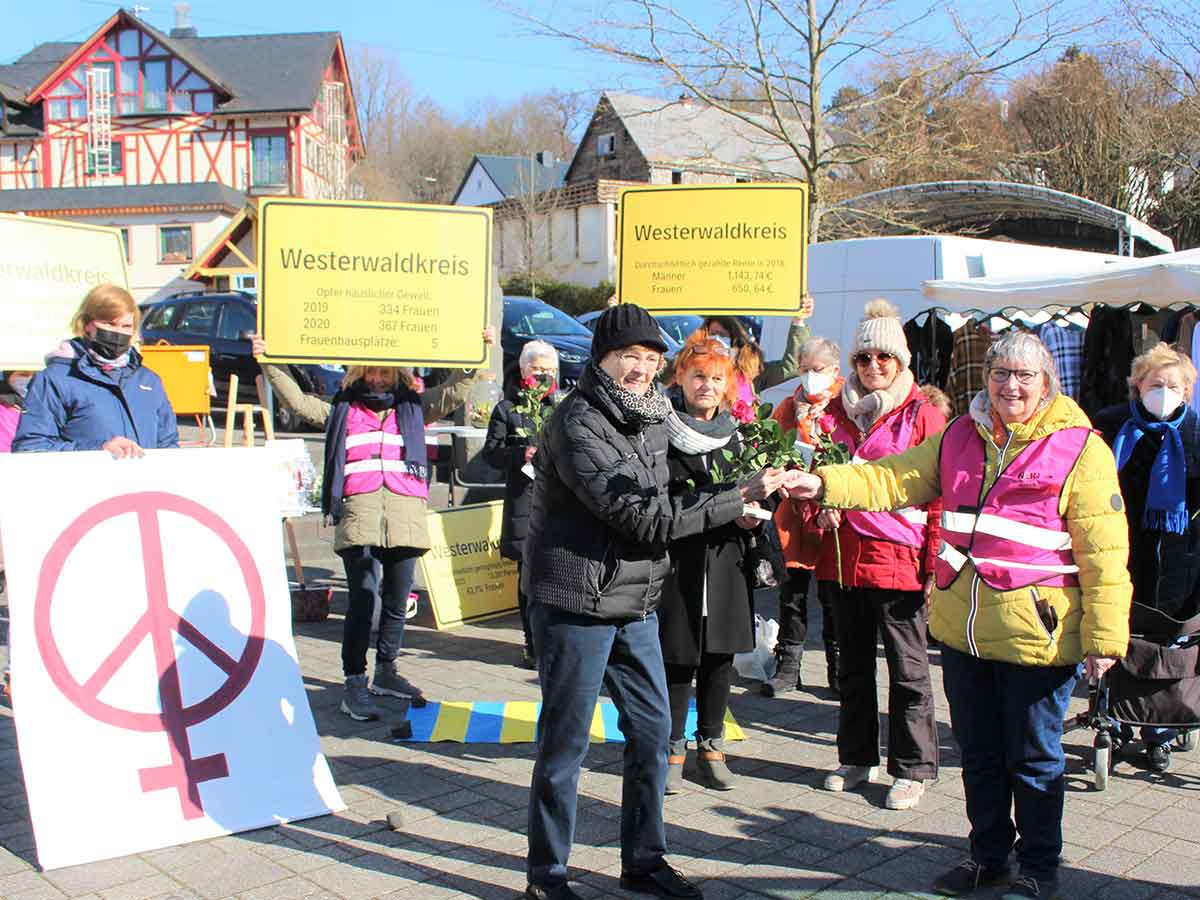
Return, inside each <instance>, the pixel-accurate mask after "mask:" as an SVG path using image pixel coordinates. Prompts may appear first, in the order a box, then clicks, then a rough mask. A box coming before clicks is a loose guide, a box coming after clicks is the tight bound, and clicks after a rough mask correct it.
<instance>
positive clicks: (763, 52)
mask: <svg viewBox="0 0 1200 900" xmlns="http://www.w3.org/2000/svg"><path fill="white" fill-rule="evenodd" d="M610 8H611V9H612V12H610V13H609V14H608V15H607V16H605V17H604V18H600V19H597V20H593V21H590V22H580V21H571V22H554V21H550V20H549V19H547V18H544V17H540V16H537V15H535V14H533V13H531V12H528V11H525V10H521V9H514V12H516V14H517V15H518V16H520V17H522V18H523V19H524V20H525V21H527V22H529V23H532V25H533V26H534V27H535V28H536V30H537V31H538V32H539V33H542V34H547V35H553V36H555V37H558V38H561V39H563V40H566V41H570V42H572V43H574V44H576V45H577V46H580V47H583V48H585V49H587V50H590V51H593V52H595V53H598V54H601V55H603V56H607V57H610V58H613V59H617V60H620V61H622V62H625V63H630V64H634V65H640V66H645V67H648V68H650V69H651V70H653V71H656V72H658V73H660V74H662V75H664V76H666V78H667V79H668V80H669V81H670V82H672V83H673V84H675V85H678V86H679V87H682V88H683V90H684V91H685V93H687V94H688V95H690V96H693V97H695V98H697V99H699V100H701V101H703V102H705V103H708V104H710V105H712V106H714V107H717V108H719V109H721V110H723V111H724V112H726V113H728V114H730V115H733V116H737V117H739V118H741V119H742V120H743V121H744V122H746V123H747V124H748V125H750V126H751V127H752V128H755V129H758V130H760V131H761V132H763V134H764V139H766V140H770V141H774V142H777V143H779V144H780V145H782V146H784V147H786V148H788V149H789V150H790V152H791V153H793V154H794V155H795V157H796V159H797V160H798V161H799V163H800V166H801V168H802V170H803V172H804V174H805V177H806V178H807V180H808V182H809V185H810V191H811V194H810V196H811V199H812V211H811V234H812V238H813V239H814V240H815V239H816V237H817V233H818V228H819V222H820V216H821V212H822V209H823V207H824V205H825V203H826V201H827V198H828V193H829V191H828V184H829V180H830V177H831V174H833V173H834V172H837V171H839V170H841V169H843V168H844V167H847V166H855V165H862V164H865V163H869V162H870V161H871V160H872V159H874V158H876V157H877V155H878V154H879V153H880V152H881V151H882V150H884V149H886V148H881V147H880V146H879V145H878V144H877V143H876V140H875V137H874V136H873V135H872V132H870V131H869V130H867V131H859V130H855V129H850V128H835V127H833V126H832V123H831V122H829V121H828V120H827V106H828V97H827V96H826V92H827V89H826V85H827V83H828V80H829V79H831V78H833V77H835V76H837V75H839V74H840V70H846V71H849V70H850V69H851V68H852V67H855V66H858V67H860V68H861V67H865V66H868V65H879V64H888V65H892V66H894V67H895V70H896V72H897V73H898V77H897V78H895V79H890V80H883V81H879V82H877V83H873V84H871V85H869V86H868V87H867V88H866V89H863V90H860V92H859V93H857V94H856V95H855V96H853V97H850V96H845V97H843V98H842V100H843V102H842V105H841V106H840V109H839V112H840V114H841V115H842V116H843V117H844V119H845V120H846V121H848V122H849V121H854V120H855V119H856V118H858V117H861V118H863V119H866V120H869V119H870V118H871V116H872V113H873V112H874V111H875V110H878V109H880V108H881V107H884V106H886V105H888V104H895V103H897V102H899V101H900V100H901V99H902V98H903V97H905V96H906V93H907V92H909V91H910V90H912V88H913V85H914V84H916V83H919V84H920V85H921V91H920V93H921V94H922V96H923V99H926V100H927V99H929V98H934V99H937V98H943V97H947V96H950V95H952V94H953V93H954V92H955V91H956V89H958V88H959V87H961V86H962V85H964V84H966V83H968V82H970V81H972V80H974V79H981V78H982V79H986V78H994V77H997V76H999V75H1001V74H1002V73H1005V72H1008V71H1009V70H1012V69H1014V68H1016V67H1019V66H1022V65H1025V64H1027V63H1028V62H1029V61H1030V60H1033V59H1035V58H1036V57H1037V56H1038V55H1040V54H1041V53H1043V52H1046V51H1047V50H1051V49H1053V48H1058V47H1062V46H1065V44H1066V43H1068V42H1069V41H1070V40H1072V39H1073V38H1074V37H1075V36H1076V35H1078V34H1080V33H1081V32H1082V31H1084V30H1086V29H1087V28H1089V27H1091V26H1092V25H1094V24H1095V20H1094V17H1092V16H1089V15H1087V14H1086V13H1085V12H1083V11H1081V10H1080V9H1079V8H1077V6H1076V5H1074V4H1073V3H1072V2H1071V0H1007V2H1006V3H1003V4H996V5H994V6H989V8H987V9H986V11H985V12H984V13H982V14H981V16H980V21H977V22H976V21H968V20H967V19H966V18H965V17H964V16H962V15H961V14H959V13H958V12H957V10H956V4H955V3H954V2H953V0H932V3H931V5H930V6H928V7H927V8H925V9H923V10H918V11H917V12H915V13H913V12H911V6H910V5H909V4H907V3H901V2H898V0H722V2H721V3H719V4H718V3H713V4H706V5H704V6H703V7H702V8H703V9H704V10H706V12H704V13H698V14H697V15H696V16H694V15H693V14H692V13H691V12H690V10H692V9H695V8H696V7H693V6H691V5H685V4H683V3H678V2H677V3H672V2H670V0H623V2H621V3H614V4H611V5H610ZM698 16H703V18H699V17H698ZM739 93H740V94H741V96H737V94H739ZM746 93H749V94H750V95H751V97H752V101H751V102H747V99H746V96H745V95H746Z"/></svg>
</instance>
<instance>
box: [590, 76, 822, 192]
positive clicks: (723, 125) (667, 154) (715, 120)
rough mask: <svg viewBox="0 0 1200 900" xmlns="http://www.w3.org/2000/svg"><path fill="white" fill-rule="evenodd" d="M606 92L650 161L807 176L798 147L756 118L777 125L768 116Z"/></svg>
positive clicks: (772, 127) (692, 103)
mask: <svg viewBox="0 0 1200 900" xmlns="http://www.w3.org/2000/svg"><path fill="white" fill-rule="evenodd" d="M604 97H605V98H607V99H608V102H609V103H610V104H612V108H613V111H614V112H616V114H617V115H618V116H619V117H620V118H621V122H622V123H623V124H624V126H625V128H626V130H627V131H628V132H629V136H630V137H631V138H633V141H634V143H635V144H637V147H638V149H639V150H640V151H641V153H642V155H643V156H645V157H646V159H647V160H648V161H649V162H651V163H655V164H659V165H674V166H679V167H680V168H689V167H690V168H696V167H699V166H704V167H705V168H716V169H726V170H729V171H731V172H767V173H770V174H772V175H786V176H788V177H791V178H803V177H804V170H803V169H802V168H801V166H800V161H799V160H798V159H797V158H796V154H795V151H794V150H793V149H792V148H791V147H790V146H789V145H788V144H786V143H784V142H782V141H780V140H778V139H777V138H774V137H772V136H771V135H770V134H768V133H767V132H765V131H763V130H762V128H759V127H758V126H757V125H755V124H753V123H754V122H760V123H761V124H762V125H763V126H764V127H767V128H770V129H771V130H778V129H777V126H775V124H774V123H773V122H771V120H770V119H768V118H767V117H766V116H761V115H757V114H755V113H745V114H744V116H745V118H741V117H739V116H737V115H734V114H732V113H728V112H725V111H723V110H720V109H717V108H716V107H714V106H709V105H707V104H704V103H700V102H698V101H692V100H674V101H671V100H660V99H657V98H654V97H641V96H638V95H636V94H619V93H605V94H604ZM747 120H749V121H747ZM797 131H798V132H799V125H797Z"/></svg>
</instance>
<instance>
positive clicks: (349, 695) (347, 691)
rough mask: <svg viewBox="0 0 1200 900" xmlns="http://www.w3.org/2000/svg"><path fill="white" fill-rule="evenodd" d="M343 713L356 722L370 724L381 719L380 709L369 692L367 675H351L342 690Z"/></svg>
mask: <svg viewBox="0 0 1200 900" xmlns="http://www.w3.org/2000/svg"><path fill="white" fill-rule="evenodd" d="M342 712H344V713H345V714H346V715H348V716H349V717H350V718H352V719H353V720H354V721H356V722H370V721H372V720H374V719H378V718H379V708H378V707H377V706H376V705H375V701H374V700H372V699H371V692H370V691H368V690H367V675H366V673H365V672H364V673H363V674H362V675H351V676H350V677H349V678H347V679H346V686H345V687H344V688H343V689H342Z"/></svg>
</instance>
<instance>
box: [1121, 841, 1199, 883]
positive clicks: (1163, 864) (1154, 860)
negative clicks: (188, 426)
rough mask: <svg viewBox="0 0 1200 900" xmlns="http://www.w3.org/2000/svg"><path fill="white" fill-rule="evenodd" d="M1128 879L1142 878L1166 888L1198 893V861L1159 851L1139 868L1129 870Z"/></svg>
mask: <svg viewBox="0 0 1200 900" xmlns="http://www.w3.org/2000/svg"><path fill="white" fill-rule="evenodd" d="M1126 875H1127V876H1128V877H1130V878H1143V879H1145V880H1147V881H1154V882H1157V883H1158V884H1159V885H1162V886H1167V887H1177V888H1183V889H1184V890H1186V891H1188V892H1189V893H1191V892H1196V893H1200V860H1195V859H1189V858H1188V857H1186V856H1179V855H1178V854H1175V853H1168V852H1166V851H1165V850H1160V851H1159V852H1158V853H1155V854H1154V855H1153V856H1151V857H1150V858H1149V859H1147V860H1146V861H1145V862H1144V863H1142V864H1141V865H1140V866H1136V867H1135V868H1133V869H1130V870H1129V871H1128V872H1127V873H1126Z"/></svg>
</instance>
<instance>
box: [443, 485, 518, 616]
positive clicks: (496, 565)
mask: <svg viewBox="0 0 1200 900" xmlns="http://www.w3.org/2000/svg"><path fill="white" fill-rule="evenodd" d="M503 514H504V501H502V500H494V501H492V502H490V503H472V504H470V505H468V506H456V507H451V508H450V509H439V510H430V511H429V512H428V514H427V516H428V518H427V521H428V523H429V541H430V550H429V552H428V553H426V554H425V555H424V556H422V557H421V560H420V565H421V577H422V579H423V581H424V583H425V587H426V589H427V590H428V591H429V602H430V605H432V607H433V619H434V623H435V624H436V625H437V627H438V630H441V629H443V628H454V627H456V626H458V625H463V624H465V623H468V622H476V621H479V620H480V619H487V618H490V617H492V616H499V615H503V614H504V613H509V612H512V611H513V610H514V609H516V608H517V564H516V563H515V562H513V561H512V560H511V559H505V558H504V557H502V556H501V555H500V526H501V523H502V522H503V518H504V515H503Z"/></svg>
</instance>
